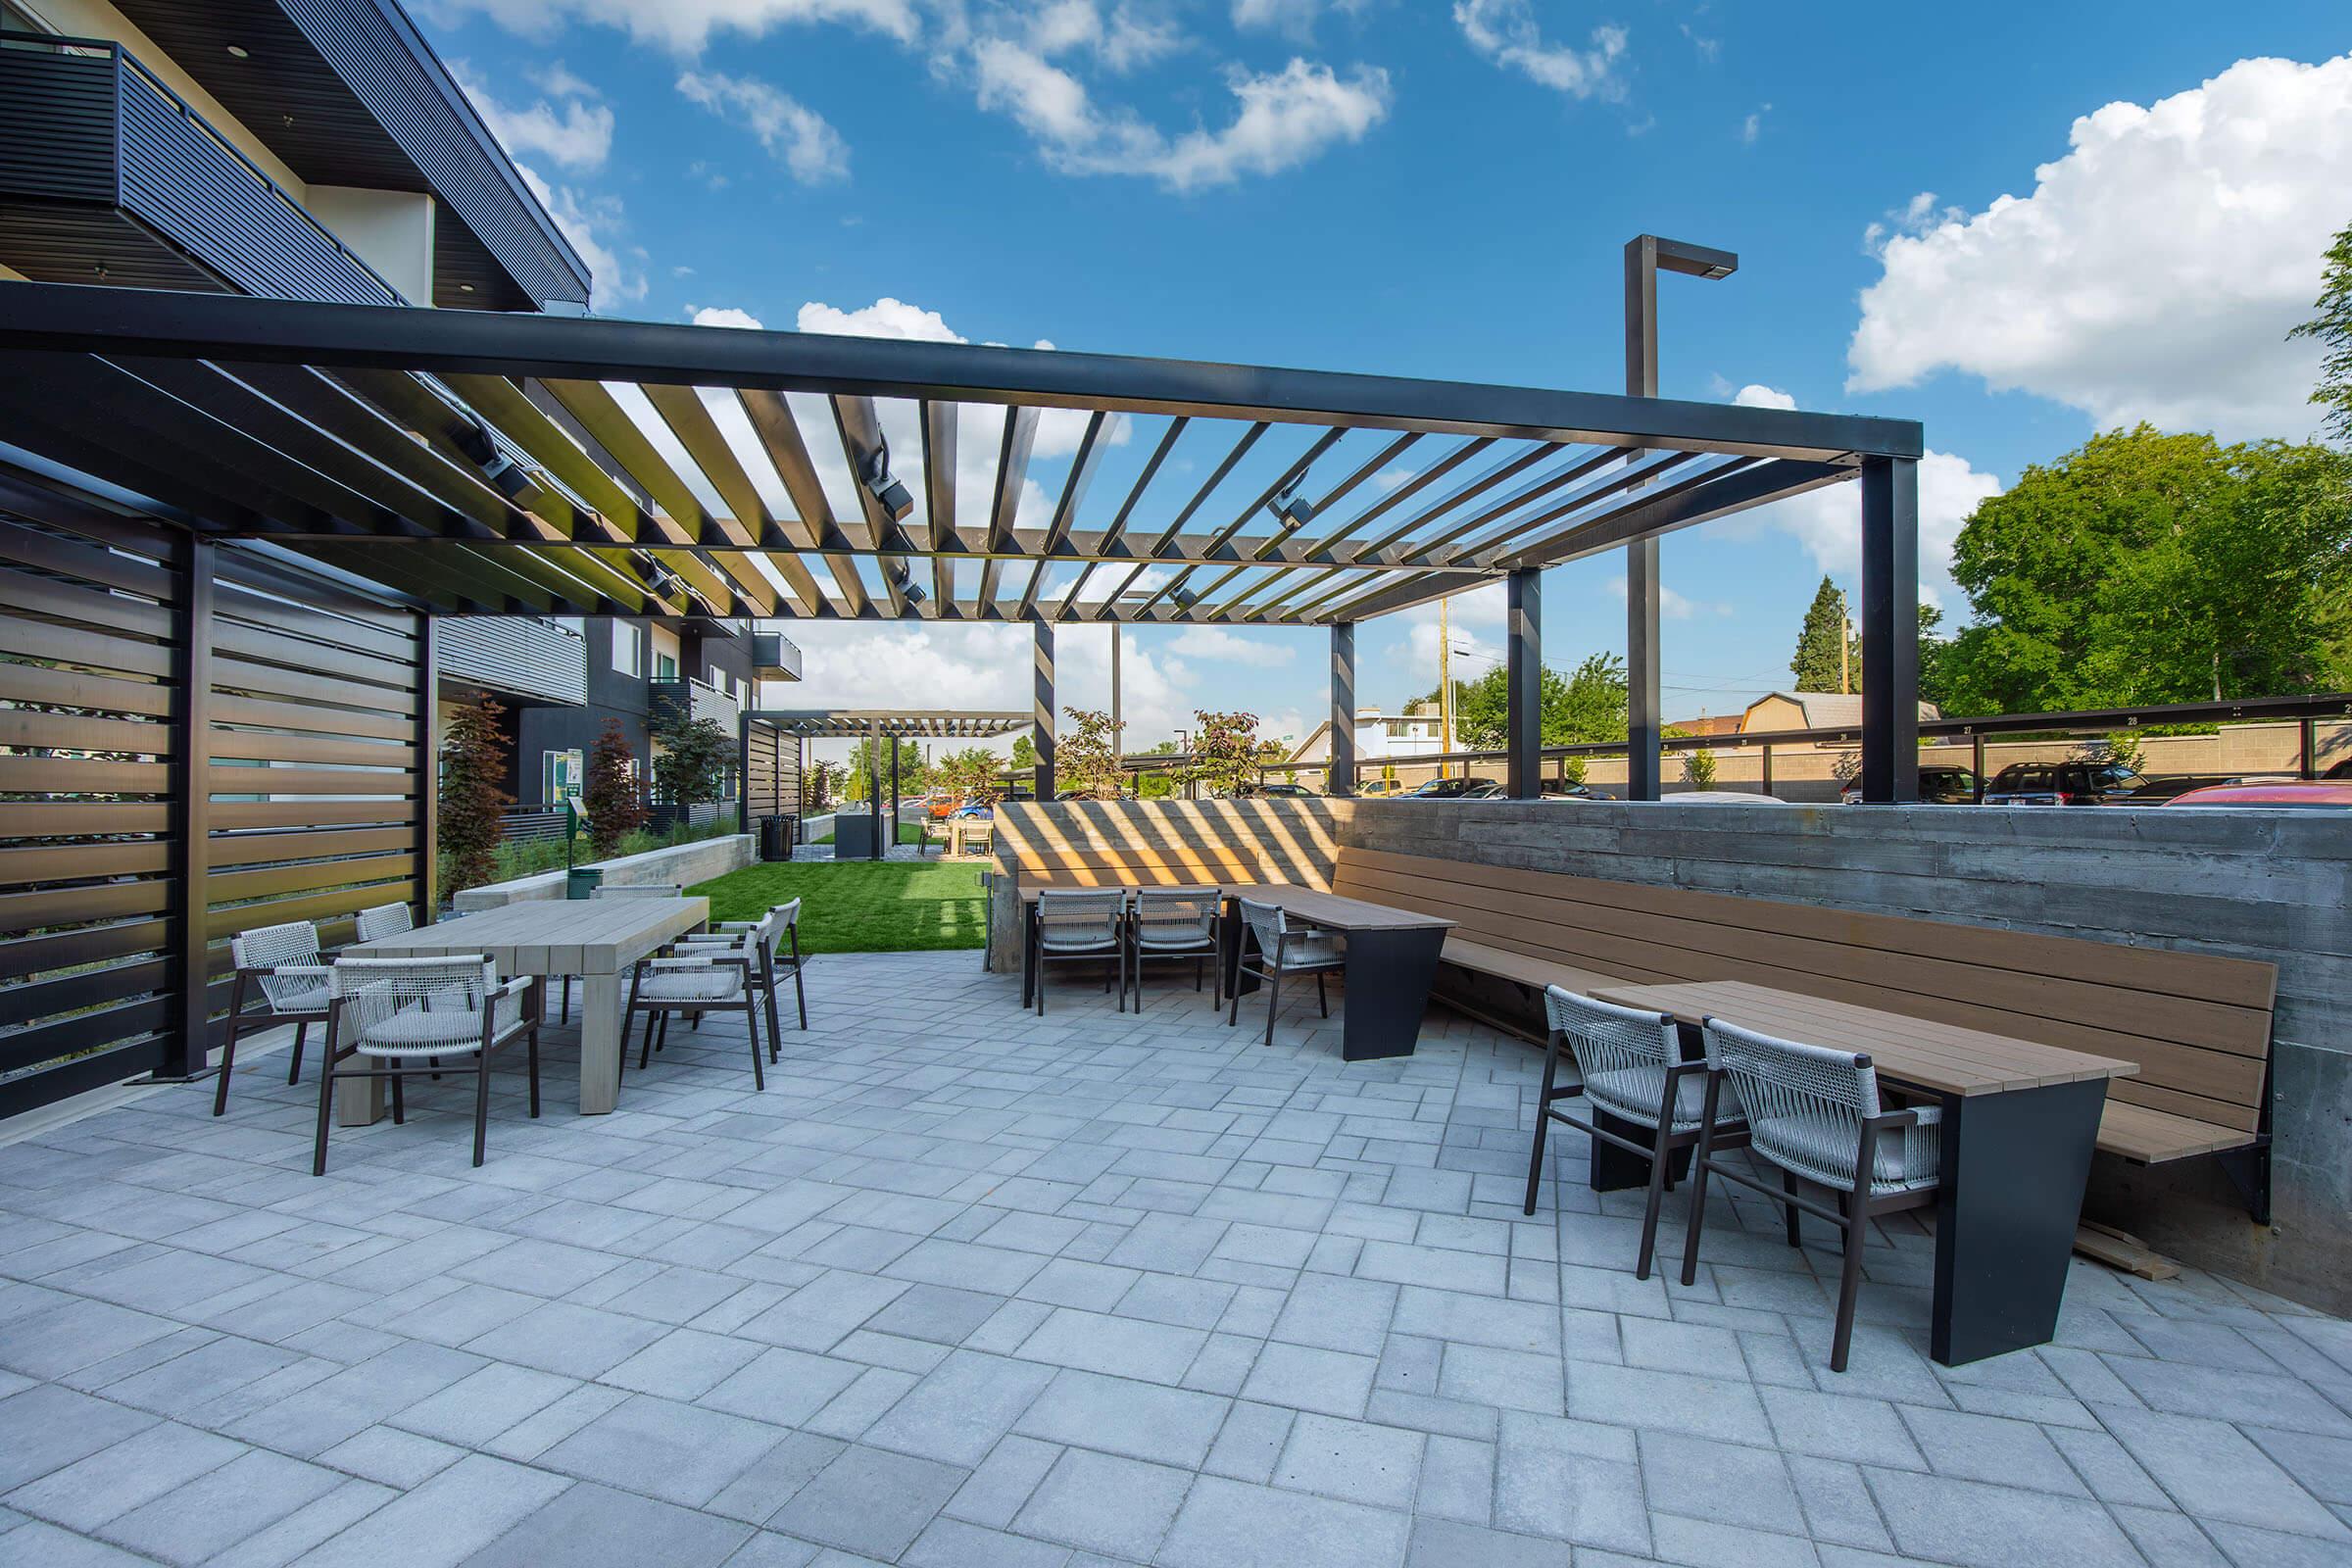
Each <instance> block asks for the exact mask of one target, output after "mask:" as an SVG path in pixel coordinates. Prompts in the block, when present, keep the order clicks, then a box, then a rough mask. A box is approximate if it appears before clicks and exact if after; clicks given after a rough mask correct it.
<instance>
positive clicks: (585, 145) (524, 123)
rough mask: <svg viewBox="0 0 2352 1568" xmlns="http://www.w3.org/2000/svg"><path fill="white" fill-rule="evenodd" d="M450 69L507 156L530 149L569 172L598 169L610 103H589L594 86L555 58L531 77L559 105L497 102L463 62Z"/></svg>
mask: <svg viewBox="0 0 2352 1568" xmlns="http://www.w3.org/2000/svg"><path fill="white" fill-rule="evenodd" d="M451 70H452V73H454V74H455V75H456V76H457V78H458V85H459V86H461V87H463V88H465V89H466V97H468V98H470V99H472V100H473V107H474V108H475V109H476V110H478V111H480V113H481V117H482V121H483V123H485V124H487V125H488V126H489V127H490V134H492V135H493V136H496V137H497V138H498V142H499V145H500V146H502V147H504V148H506V150H507V152H508V153H509V154H510V155H511V156H513V157H515V158H521V157H524V156H527V155H534V154H535V155H538V156H541V157H544V158H548V159H551V160H553V161H554V162H555V163H557V164H559V165H561V166H562V167H564V169H568V170H571V171H572V172H589V171H593V170H598V169H602V168H604V166H605V159H606V158H607V157H608V156H610V155H611V153H612V151H613V110H612V107H611V106H610V105H608V104H602V103H597V102H595V101H594V99H595V97H596V89H595V88H593V87H591V86H589V85H588V84H587V83H586V82H584V81H582V80H580V78H579V77H577V76H575V75H573V74H572V73H570V72H568V71H566V70H564V65H563V63H562V62H561V61H559V62H557V63H556V64H555V65H552V66H550V67H549V68H548V69H547V70H546V71H545V72H543V73H539V74H538V76H537V77H536V78H535V79H536V80H537V81H538V82H539V85H540V86H541V87H543V88H544V89H546V91H548V92H549V93H551V94H552V95H554V96H555V97H557V98H561V99H563V100H564V102H563V103H562V104H561V105H560V106H559V105H557V104H552V103H550V102H549V101H548V100H547V99H545V98H541V99H538V100H537V101H535V102H533V103H530V104H528V105H524V106H520V107H516V106H512V105H508V104H502V103H500V102H499V101H498V99H497V98H496V96H494V95H493V94H492V93H491V92H490V90H489V89H488V88H487V87H486V86H484V85H483V84H482V83H481V82H479V81H476V80H475V79H474V78H473V75H472V73H470V72H469V71H468V70H467V69H466V65H465V64H464V62H459V63H458V64H457V65H455V66H453V67H452V68H451Z"/></svg>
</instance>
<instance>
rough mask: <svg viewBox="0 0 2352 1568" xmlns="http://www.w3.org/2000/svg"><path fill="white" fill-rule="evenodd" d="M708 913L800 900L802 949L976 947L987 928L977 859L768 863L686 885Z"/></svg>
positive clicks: (724, 914)
mask: <svg viewBox="0 0 2352 1568" xmlns="http://www.w3.org/2000/svg"><path fill="white" fill-rule="evenodd" d="M686 891H687V892H688V893H690V894H696V895H700V896H701V897H704V898H707V899H709V900H710V901H711V919H712V920H713V921H717V920H751V919H756V918H758V917H759V916H760V915H762V914H765V913H766V912H767V911H768V909H769V908H770V907H772V906H775V905H778V904H782V903H784V902H786V901H787V900H790V899H801V900H804V901H806V902H804V903H803V904H802V905H801V951H802V952H803V953H920V952H929V951H932V950H935V949H940V948H977V947H979V946H981V945H982V943H983V940H984V938H985V935H986V932H987V911H986V909H985V907H983V903H982V900H981V895H980V866H979V864H978V863H976V862H973V861H969V860H966V861H951V862H948V863H944V864H943V863H940V862H936V861H935V862H932V863H930V864H927V865H925V864H912V863H908V862H907V861H904V860H900V861H891V860H849V861H840V860H835V861H831V862H827V861H822V860H816V861H802V862H792V861H771V862H762V863H761V864H759V865H747V866H745V867H744V868H743V869H742V870H740V871H730V872H728V873H727V874H726V875H725V876H722V877H714V878H712V879H711V881H708V882H704V883H700V884H698V885H696V886H694V887H690V888H688V889H687V890H686Z"/></svg>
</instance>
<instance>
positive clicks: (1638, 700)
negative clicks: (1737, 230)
mask: <svg viewBox="0 0 2352 1568" xmlns="http://www.w3.org/2000/svg"><path fill="white" fill-rule="evenodd" d="M1738 270H1740V258H1739V257H1738V256H1737V255H1735V254H1733V253H1732V252H1730V251H1719V250H1711V249H1709V248H1708V247H1706V246H1704V245H1690V244H1686V243H1684V242H1683V241H1681V240H1675V239H1660V238H1659V237H1658V236H1657V235H1655V234H1636V235H1635V236H1634V237H1633V238H1632V239H1630V240H1627V241H1626V242H1625V390H1626V393H1627V395H1628V396H1630V397H1637V398H1654V397H1656V396H1657V395H1658V273H1659V272H1661V271H1667V272H1680V273H1682V274H1683V275H1684V276H1686V277H1705V278H1718V277H1729V276H1731V275H1732V274H1733V273H1734V272H1736V271H1738ZM1639 460H1640V454H1639V453H1636V454H1634V461H1639ZM1625 681H1626V731H1627V734H1626V790H1625V798H1626V799H1627V800H1629V801H1654V800H1656V799H1657V798H1658V795H1659V791H1660V788H1661V786H1662V785H1663V783H1664V776H1663V775H1664V768H1663V767H1662V766H1661V765H1660V758H1659V752H1658V738H1659V737H1658V730H1659V727H1660V725H1661V724H1662V723H1663V722H1664V718H1663V715H1662V714H1661V713H1660V712H1659V711H1658V709H1659V697H1658V541H1657V538H1656V536H1654V535H1652V536H1650V537H1648V538H1643V539H1637V540H1635V541H1634V542H1633V543H1631V544H1629V545H1627V546H1626V547H1625Z"/></svg>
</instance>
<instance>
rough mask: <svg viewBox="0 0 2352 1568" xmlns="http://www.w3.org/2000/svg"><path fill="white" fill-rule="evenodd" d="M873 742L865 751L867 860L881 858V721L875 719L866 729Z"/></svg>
mask: <svg viewBox="0 0 2352 1568" xmlns="http://www.w3.org/2000/svg"><path fill="white" fill-rule="evenodd" d="M867 735H868V738H869V739H870V740H871V741H872V742H873V744H872V745H871V746H869V747H867V748H866V752H865V807H866V811H867V813H868V814H869V815H871V816H872V818H873V823H874V842H873V847H872V848H871V849H869V850H867V851H866V856H865V858H867V859H869V860H879V859H881V858H882V721H881V720H880V719H876V720H875V721H874V722H873V725H872V726H871V728H870V729H869V730H868V731H867Z"/></svg>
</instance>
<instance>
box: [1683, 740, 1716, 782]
mask: <svg viewBox="0 0 2352 1568" xmlns="http://www.w3.org/2000/svg"><path fill="white" fill-rule="evenodd" d="M1683 782H1684V783H1686V784H1688V785H1690V786H1691V788H1692V789H1694V790H1711V789H1713V788H1714V787H1715V754H1714V753H1713V752H1711V751H1708V750H1707V749H1706V748H1705V747H1703V746H1702V747H1700V748H1699V749H1698V750H1697V751H1695V752H1685V753H1684V754H1683Z"/></svg>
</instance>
